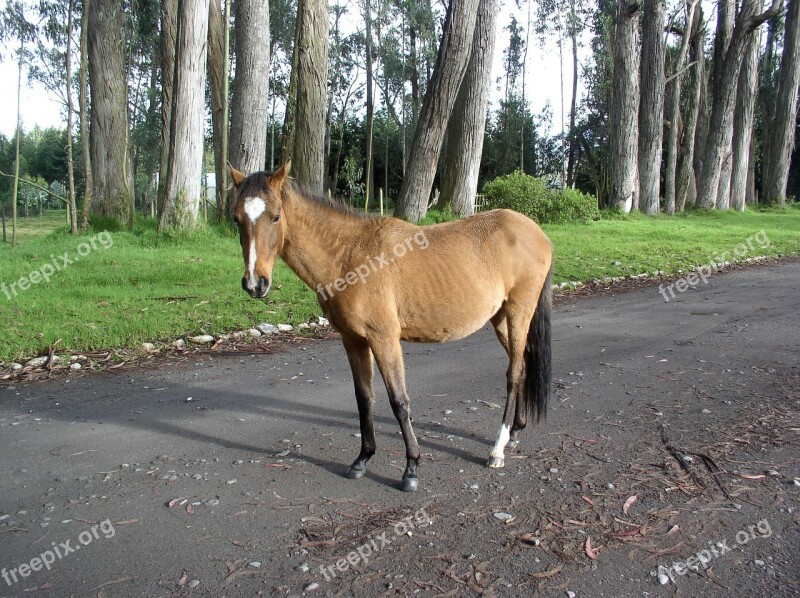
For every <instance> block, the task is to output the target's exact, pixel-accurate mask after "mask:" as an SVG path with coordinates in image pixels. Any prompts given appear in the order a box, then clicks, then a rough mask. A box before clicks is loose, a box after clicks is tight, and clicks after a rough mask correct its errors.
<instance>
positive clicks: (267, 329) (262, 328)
mask: <svg viewBox="0 0 800 598" xmlns="http://www.w3.org/2000/svg"><path fill="white" fill-rule="evenodd" d="M256 329H257V330H258V331H259V332H261V333H262V334H275V333H276V332H278V328H277V327H275V326H273V325H272V324H267V323H266V322H265V323H263V324H259V325H258V326H256Z"/></svg>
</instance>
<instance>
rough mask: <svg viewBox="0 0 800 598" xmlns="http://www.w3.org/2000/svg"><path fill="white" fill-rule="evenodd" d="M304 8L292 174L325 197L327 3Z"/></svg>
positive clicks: (308, 0) (320, 0) (309, 1)
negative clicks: (323, 193)
mask: <svg viewBox="0 0 800 598" xmlns="http://www.w3.org/2000/svg"><path fill="white" fill-rule="evenodd" d="M302 6H303V10H302V15H301V20H300V36H299V40H298V44H299V47H298V60H297V114H296V120H295V138H294V149H293V151H292V174H293V175H294V176H295V178H296V179H297V181H298V182H299V183H300V184H301V185H303V186H305V187H307V188H308V189H309V190H310V191H312V192H313V193H322V191H323V186H324V182H325V177H324V173H323V167H324V164H325V95H326V93H327V90H328V3H327V1H325V0H303V2H302Z"/></svg>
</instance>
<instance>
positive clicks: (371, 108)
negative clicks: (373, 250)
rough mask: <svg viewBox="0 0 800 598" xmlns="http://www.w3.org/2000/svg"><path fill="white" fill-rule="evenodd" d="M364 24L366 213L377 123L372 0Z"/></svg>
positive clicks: (367, 1) (366, 6) (367, 2)
mask: <svg viewBox="0 0 800 598" xmlns="http://www.w3.org/2000/svg"><path fill="white" fill-rule="evenodd" d="M364 22H365V24H366V32H365V35H364V42H365V44H364V54H365V58H366V67H367V68H366V71H367V122H366V125H367V130H366V138H367V139H366V141H367V152H366V154H367V155H366V159H365V161H366V164H365V166H364V179H365V187H364V211H367V210H368V209H369V205H370V203H371V202H372V199H373V196H374V195H375V190H374V189H373V187H374V183H373V179H374V177H373V175H372V135H373V127H374V121H375V117H374V114H375V101H374V99H373V93H372V87H373V81H372V7H371V3H370V0H364Z"/></svg>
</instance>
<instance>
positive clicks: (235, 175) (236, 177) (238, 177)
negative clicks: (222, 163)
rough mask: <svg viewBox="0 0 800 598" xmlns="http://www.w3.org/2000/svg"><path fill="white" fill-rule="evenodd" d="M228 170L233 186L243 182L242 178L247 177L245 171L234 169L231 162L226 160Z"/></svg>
mask: <svg viewBox="0 0 800 598" xmlns="http://www.w3.org/2000/svg"><path fill="white" fill-rule="evenodd" d="M228 170H230V171H231V180H232V181H233V186H234V187H238V186H239V185H241V184H242V183H244V180H245V179H246V178H247V175H246V174H245V173H243V172H239V171H238V170H236V169H235V168H234V167H233V164H231V163H230V162H228Z"/></svg>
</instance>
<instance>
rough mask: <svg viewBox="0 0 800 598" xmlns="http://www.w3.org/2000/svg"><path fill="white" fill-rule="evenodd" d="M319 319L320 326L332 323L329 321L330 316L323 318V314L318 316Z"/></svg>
mask: <svg viewBox="0 0 800 598" xmlns="http://www.w3.org/2000/svg"><path fill="white" fill-rule="evenodd" d="M317 321H318V322H319V325H320V326H330V325H331V323H330V322H328V318H323V317H322V316H320V317H319V318H317Z"/></svg>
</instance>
